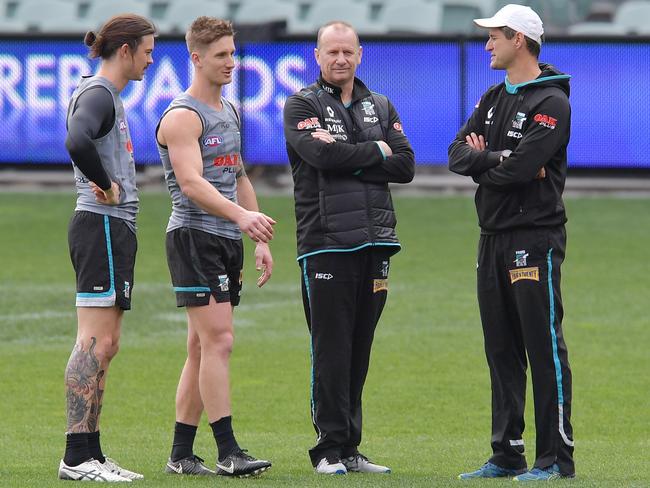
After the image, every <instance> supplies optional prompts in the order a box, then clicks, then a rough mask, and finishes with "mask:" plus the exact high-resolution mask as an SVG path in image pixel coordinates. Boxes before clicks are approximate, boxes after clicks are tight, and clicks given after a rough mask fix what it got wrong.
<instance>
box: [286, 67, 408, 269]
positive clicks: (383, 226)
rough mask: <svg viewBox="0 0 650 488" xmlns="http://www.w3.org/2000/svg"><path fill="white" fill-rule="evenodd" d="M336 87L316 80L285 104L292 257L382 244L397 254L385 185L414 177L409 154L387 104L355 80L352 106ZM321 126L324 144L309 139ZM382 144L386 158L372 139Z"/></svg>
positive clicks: (391, 108)
mask: <svg viewBox="0 0 650 488" xmlns="http://www.w3.org/2000/svg"><path fill="white" fill-rule="evenodd" d="M340 93H341V90H340V89H339V88H338V87H335V86H333V85H330V84H328V83H326V82H325V81H324V80H323V79H322V77H321V78H320V79H319V80H318V82H317V83H315V84H313V85H310V86H308V87H306V88H303V89H302V90H301V91H300V92H298V93H296V94H294V95H292V96H290V97H289V98H288V99H287V102H286V104H285V107H284V135H285V138H286V141H287V153H288V155H289V161H290V163H291V172H292V175H293V181H294V197H295V205H296V223H297V240H298V258H299V259H300V258H301V257H305V256H306V255H310V254H314V253H317V252H323V251H332V250H340V251H350V250H356V249H359V248H362V247H366V246H375V245H381V246H383V245H387V246H394V247H395V251H397V250H398V249H399V241H398V240H397V235H396V233H395V225H396V223H397V220H396V218H395V211H394V209H393V202H392V200H391V195H390V191H389V189H388V183H389V182H395V183H408V182H409V181H411V180H412V179H413V175H414V172H415V159H414V155H413V150H412V149H411V146H410V144H409V142H408V140H407V138H406V136H405V135H404V132H403V131H402V125H401V122H400V119H399V116H398V115H397V112H396V111H395V108H394V107H393V105H392V104H391V103H390V101H389V100H388V99H387V98H386V97H385V96H383V95H380V94H378V93H372V92H370V90H368V88H366V86H365V85H364V84H363V83H362V82H361V81H360V80H359V79H355V82H354V89H353V91H352V102H351V104H350V106H349V107H347V108H346V107H345V106H344V105H343V103H342V102H341V97H340ZM316 128H323V129H327V130H328V131H329V132H330V134H332V135H333V137H334V138H335V139H336V142H334V143H332V144H326V143H324V142H322V141H319V140H317V139H314V138H313V137H312V135H311V133H312V131H314V130H315V129H316ZM378 140H383V141H385V142H386V143H387V144H388V145H389V146H390V148H391V150H392V151H393V155H392V156H390V157H387V158H384V155H383V153H382V151H381V149H380V147H379V145H378V144H377V143H376V142H375V141H378Z"/></svg>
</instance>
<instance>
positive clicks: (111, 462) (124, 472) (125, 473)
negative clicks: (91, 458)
mask: <svg viewBox="0 0 650 488" xmlns="http://www.w3.org/2000/svg"><path fill="white" fill-rule="evenodd" d="M102 466H104V469H106V470H107V471H109V472H111V473H113V474H116V475H118V476H121V477H122V478H127V479H129V480H142V479H144V476H143V475H141V474H140V473H135V472H133V471H129V470H128V469H124V468H123V467H121V466H120V465H119V464H117V463H116V462H115V459H111V458H109V457H107V458H106V461H104V464H102Z"/></svg>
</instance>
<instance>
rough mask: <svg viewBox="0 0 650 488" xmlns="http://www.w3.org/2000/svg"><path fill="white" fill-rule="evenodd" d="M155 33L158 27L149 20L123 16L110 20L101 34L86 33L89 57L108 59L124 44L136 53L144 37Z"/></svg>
mask: <svg viewBox="0 0 650 488" xmlns="http://www.w3.org/2000/svg"><path fill="white" fill-rule="evenodd" d="M155 33H156V27H155V26H154V25H153V23H152V22H151V21H150V20H149V19H146V18H144V17H142V16H140V15H136V14H121V15H116V16H115V17H111V18H110V19H108V20H107V21H106V23H105V24H104V25H103V26H102V28H101V29H99V32H97V33H95V32H93V31H88V32H86V36H85V37H84V44H85V45H86V46H88V47H90V52H89V53H88V56H90V57H91V58H102V59H108V58H110V57H111V56H113V54H115V52H116V51H117V50H118V49H119V48H120V46H123V45H124V44H127V45H128V46H129V48H130V49H131V51H134V52H135V50H136V49H138V46H139V45H140V43H141V42H142V38H143V37H144V36H148V35H150V34H155Z"/></svg>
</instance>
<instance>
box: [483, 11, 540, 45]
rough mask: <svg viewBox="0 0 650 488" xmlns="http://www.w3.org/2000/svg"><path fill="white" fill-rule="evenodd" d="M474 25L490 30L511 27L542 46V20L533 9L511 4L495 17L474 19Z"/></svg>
mask: <svg viewBox="0 0 650 488" xmlns="http://www.w3.org/2000/svg"><path fill="white" fill-rule="evenodd" d="M474 23H475V24H476V25H478V26H479V27H485V28H488V29H492V28H498V27H510V28H511V29H512V30H515V31H517V32H521V33H522V34H523V35H525V36H526V37H530V38H531V39H532V40H533V41H535V42H536V43H537V44H539V45H540V46H541V45H542V36H543V35H544V26H543V25H542V19H540V18H539V15H537V14H536V13H535V11H534V10H533V9H532V8H530V7H526V6H524V5H515V4H513V3H510V4H508V5H506V6H505V7H503V8H502V9H501V10H499V11H498V12H497V13H496V14H494V16H493V17H490V18H487V19H474Z"/></svg>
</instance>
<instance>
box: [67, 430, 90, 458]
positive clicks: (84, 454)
mask: <svg viewBox="0 0 650 488" xmlns="http://www.w3.org/2000/svg"><path fill="white" fill-rule="evenodd" d="M91 457H92V456H91V455H90V451H89V450H88V433H87V432H81V433H79V434H66V435H65V454H64V455H63V462H64V463H65V464H67V465H68V466H79V465H80V464H81V463H84V462H86V461H88V460H89V459H90V458H91Z"/></svg>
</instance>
